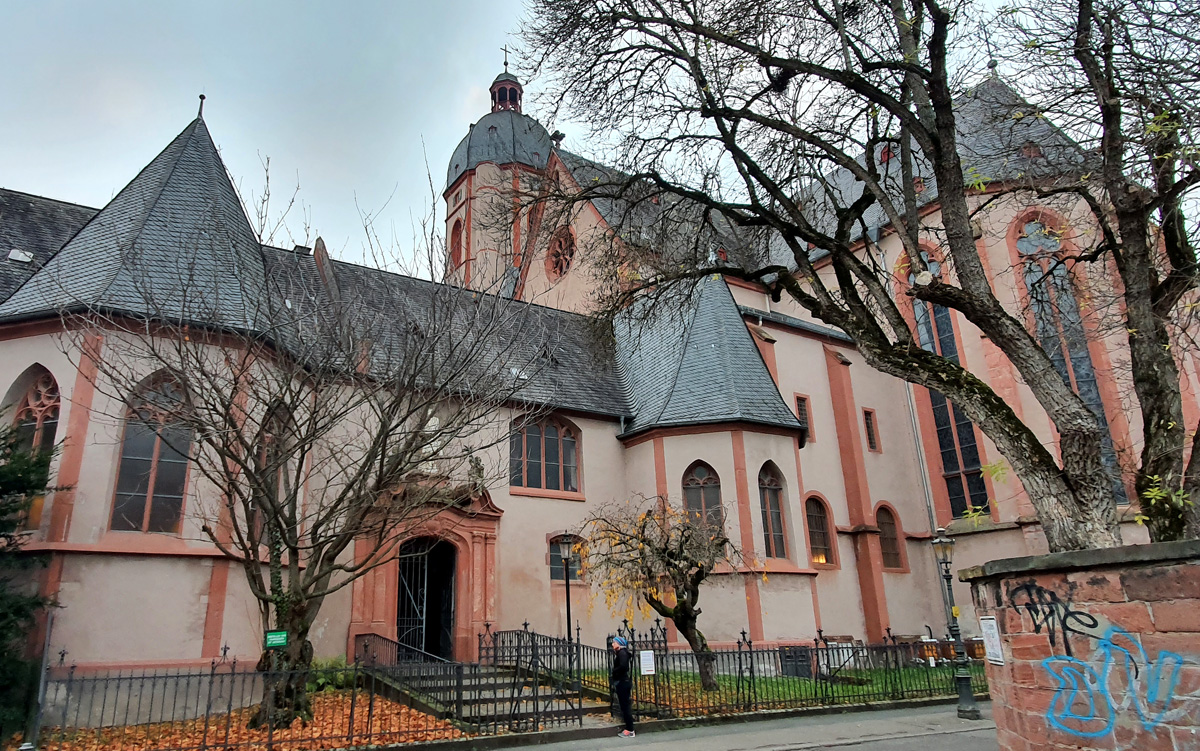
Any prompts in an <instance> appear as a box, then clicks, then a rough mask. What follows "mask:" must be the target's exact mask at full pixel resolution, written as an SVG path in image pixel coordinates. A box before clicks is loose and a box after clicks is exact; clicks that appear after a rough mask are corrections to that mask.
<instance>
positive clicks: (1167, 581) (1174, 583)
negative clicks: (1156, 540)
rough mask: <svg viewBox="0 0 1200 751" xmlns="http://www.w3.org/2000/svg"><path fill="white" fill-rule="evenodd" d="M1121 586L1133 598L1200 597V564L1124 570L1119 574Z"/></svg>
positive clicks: (1167, 598)
mask: <svg viewBox="0 0 1200 751" xmlns="http://www.w3.org/2000/svg"><path fill="white" fill-rule="evenodd" d="M1121 586H1122V587H1123V588H1124V589H1125V593H1126V595H1127V596H1128V597H1129V598H1130V599H1133V600H1149V601H1154V600H1178V599H1183V598H1188V599H1200V565H1192V564H1181V565H1178V566H1168V567H1163V568H1141V569H1134V570H1132V571H1126V572H1124V573H1122V574H1121Z"/></svg>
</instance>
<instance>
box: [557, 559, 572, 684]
mask: <svg viewBox="0 0 1200 751" xmlns="http://www.w3.org/2000/svg"><path fill="white" fill-rule="evenodd" d="M558 545H559V548H558V552H559V555H560V556H561V557H562V562H563V579H564V580H566V585H567V680H571V679H572V678H573V677H574V670H573V669H572V668H573V667H574V663H575V650H574V649H573V648H572V646H571V576H572V575H573V574H574V573H575V562H574V560H573V558H572V555H571V553H572V550H571V548H573V547H574V543H573V542H568V541H566V540H564V541H561V542H559V544H558Z"/></svg>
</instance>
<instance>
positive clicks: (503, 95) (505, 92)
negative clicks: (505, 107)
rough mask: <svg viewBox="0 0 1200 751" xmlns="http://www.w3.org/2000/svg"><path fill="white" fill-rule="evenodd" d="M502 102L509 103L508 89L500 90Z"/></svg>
mask: <svg viewBox="0 0 1200 751" xmlns="http://www.w3.org/2000/svg"><path fill="white" fill-rule="evenodd" d="M500 101H502V102H507V101H508V89H506V88H504V87H501V88H500Z"/></svg>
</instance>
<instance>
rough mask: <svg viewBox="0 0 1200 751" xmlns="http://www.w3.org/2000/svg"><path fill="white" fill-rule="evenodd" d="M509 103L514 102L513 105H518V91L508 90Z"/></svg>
mask: <svg viewBox="0 0 1200 751" xmlns="http://www.w3.org/2000/svg"><path fill="white" fill-rule="evenodd" d="M508 101H510V102H512V103H513V104H516V103H517V90H516V89H509V90H508Z"/></svg>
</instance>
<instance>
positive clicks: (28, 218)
mask: <svg viewBox="0 0 1200 751" xmlns="http://www.w3.org/2000/svg"><path fill="white" fill-rule="evenodd" d="M95 215H96V209H92V208H88V207H87V206H79V205H77V204H74V203H66V202H65V201H55V200H53V199H50V198H43V197H41V196H34V195H30V194H28V193H21V192H19V191H16V190H6V189H4V188H0V300H4V299H7V298H8V296H9V295H11V294H12V293H13V292H15V291H16V290H17V288H18V287H20V286H21V285H22V284H24V283H25V280H27V279H28V278H29V277H31V276H33V272H34V271H36V270H37V269H39V268H41V267H42V265H43V264H45V263H46V260H47V259H49V258H50V256H52V255H54V252H55V251H56V250H58V249H59V248H61V247H62V246H63V243H65V242H66V241H67V240H69V239H71V237H72V236H73V235H74V234H75V233H76V232H78V231H79V229H80V227H82V226H83V225H85V224H87V222H88V220H89V219H91V218H92V217H93V216H95ZM14 250H15V251H18V252H19V253H18V254H17V255H19V254H20V253H28V254H29V256H31V258H30V260H28V261H22V260H17V259H14V258H10V257H9V256H10V254H12V251H14Z"/></svg>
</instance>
